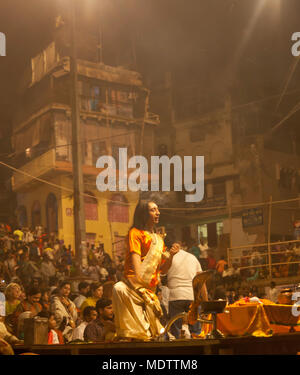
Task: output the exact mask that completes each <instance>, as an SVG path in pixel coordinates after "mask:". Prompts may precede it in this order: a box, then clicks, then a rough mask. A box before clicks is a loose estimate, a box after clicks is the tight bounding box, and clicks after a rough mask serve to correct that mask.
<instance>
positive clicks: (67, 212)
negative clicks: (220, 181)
mask: <svg viewBox="0 0 300 375" xmlns="http://www.w3.org/2000/svg"><path fill="white" fill-rule="evenodd" d="M89 47H91V45H90V46H89ZM80 51H81V50H80V49H79V58H78V61H77V66H78V90H79V102H80V127H81V140H82V142H81V147H82V155H83V156H82V171H83V178H84V191H85V194H86V196H85V198H84V201H85V221H86V238H87V242H88V243H90V244H93V243H96V244H100V243H101V244H104V248H105V250H106V251H107V252H109V253H112V252H118V251H119V250H118V249H119V248H120V247H122V241H123V239H124V236H125V235H126V233H127V231H128V228H129V226H130V223H131V220H132V216H133V212H134V208H135V205H136V203H137V201H138V198H139V194H138V192H130V191H128V192H126V191H125V192H110V191H107V192H99V191H98V190H97V188H96V178H97V175H98V174H99V172H100V170H99V169H97V168H96V161H97V159H98V158H99V157H100V156H102V155H112V156H114V157H115V160H118V152H119V148H120V147H126V148H127V151H128V157H130V156H133V155H135V154H136V153H138V154H142V155H144V156H146V157H149V156H150V155H151V154H152V153H153V142H154V136H153V132H154V129H155V127H156V126H157V125H158V123H159V118H158V116H156V115H154V114H151V113H150V112H149V109H148V106H147V103H148V99H149V98H148V97H149V90H147V89H146V88H145V87H144V85H143V82H142V78H141V76H140V74H138V73H137V72H135V71H131V70H128V69H125V68H123V67H113V66H107V65H105V64H103V63H101V62H97V61H95V60H96V59H93V58H91V61H87V60H83V59H82V58H81V56H82V55H80ZM93 60H94V61H93ZM71 87H72V86H71V78H70V58H69V56H68V54H67V50H66V49H64V48H63V46H62V45H61V44H60V42H59V38H58V40H55V41H54V42H52V43H51V44H50V45H49V46H48V47H47V48H46V49H45V50H44V51H42V52H41V53H40V54H38V55H37V56H35V57H34V58H32V59H31V65H30V67H29V69H28V70H27V72H26V74H24V82H23V91H22V94H21V96H20V102H19V103H18V105H17V106H16V108H17V109H16V114H15V120H14V126H13V132H12V145H13V150H14V152H15V158H14V165H15V167H17V168H18V169H19V171H18V172H14V173H13V176H12V189H13V191H14V192H15V193H16V197H17V216H18V222H19V224H20V225H21V226H29V227H33V228H34V227H36V226H37V225H42V226H43V227H45V228H46V229H47V231H48V232H49V233H55V235H56V236H57V238H59V239H63V240H64V242H65V244H66V245H68V244H71V245H72V246H74V229H73V228H74V216H73V173H72V145H71V143H72V137H71V135H72V125H71V105H70V97H71V96H70V92H71V91H70V90H71ZM143 139H145V141H142V140H143ZM141 148H142V149H141ZM113 255H114V254H113Z"/></svg>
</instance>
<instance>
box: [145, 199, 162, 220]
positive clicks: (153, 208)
mask: <svg viewBox="0 0 300 375" xmlns="http://www.w3.org/2000/svg"><path fill="white" fill-rule="evenodd" d="M148 212H149V219H148V224H149V225H153V224H158V223H159V215H160V212H159V210H158V207H157V204H156V203H154V202H149V203H148Z"/></svg>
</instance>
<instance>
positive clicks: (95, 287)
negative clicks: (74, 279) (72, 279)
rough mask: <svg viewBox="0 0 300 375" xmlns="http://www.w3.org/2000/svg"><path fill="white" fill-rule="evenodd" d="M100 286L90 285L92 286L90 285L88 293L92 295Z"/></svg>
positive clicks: (98, 284) (97, 284) (99, 284)
mask: <svg viewBox="0 0 300 375" xmlns="http://www.w3.org/2000/svg"><path fill="white" fill-rule="evenodd" d="M100 286H102V284H101V283H92V284H91V285H90V291H91V292H92V293H94V291H95V290H97V289H98V288H99V287H100Z"/></svg>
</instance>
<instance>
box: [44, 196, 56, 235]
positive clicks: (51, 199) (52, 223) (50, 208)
mask: <svg viewBox="0 0 300 375" xmlns="http://www.w3.org/2000/svg"><path fill="white" fill-rule="evenodd" d="M46 214H47V228H48V233H53V232H54V233H57V232H58V212H57V199H56V196H55V195H54V194H53V193H50V194H49V195H48V198H47V202H46Z"/></svg>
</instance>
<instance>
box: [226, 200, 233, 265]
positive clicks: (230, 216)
mask: <svg viewBox="0 0 300 375" xmlns="http://www.w3.org/2000/svg"><path fill="white" fill-rule="evenodd" d="M229 246H230V247H229V248H227V263H228V267H231V260H230V251H231V248H232V207H231V201H230V203H229ZM229 249H230V250H229Z"/></svg>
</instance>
